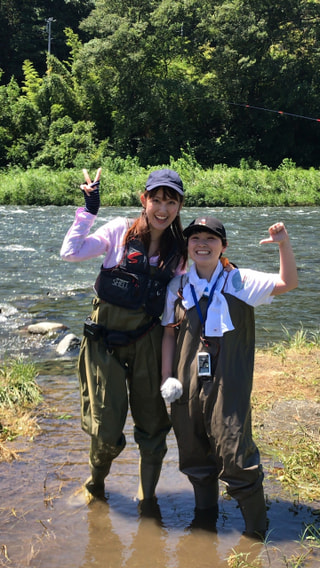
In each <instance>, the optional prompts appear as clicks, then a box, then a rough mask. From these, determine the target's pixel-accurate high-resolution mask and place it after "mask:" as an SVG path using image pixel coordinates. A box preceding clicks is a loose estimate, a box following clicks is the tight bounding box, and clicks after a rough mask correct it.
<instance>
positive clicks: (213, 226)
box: [183, 217, 227, 246]
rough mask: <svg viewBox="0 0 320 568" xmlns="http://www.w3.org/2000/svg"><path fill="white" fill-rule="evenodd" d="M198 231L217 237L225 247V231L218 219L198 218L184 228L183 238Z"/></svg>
mask: <svg viewBox="0 0 320 568" xmlns="http://www.w3.org/2000/svg"><path fill="white" fill-rule="evenodd" d="M198 231H208V232H209V233H213V234H214V235H217V236H218V237H220V239H221V240H222V244H223V245H224V246H227V234H226V230H225V228H224V226H223V224H222V223H221V221H219V219H216V218H215V217H198V218H197V219H195V220H194V221H192V222H191V223H190V225H188V227H186V228H185V230H184V231H183V234H184V236H185V237H187V238H189V237H190V235H192V233H196V232H198Z"/></svg>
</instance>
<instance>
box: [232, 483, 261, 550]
mask: <svg viewBox="0 0 320 568" xmlns="http://www.w3.org/2000/svg"><path fill="white" fill-rule="evenodd" d="M238 503H239V506H240V510H241V513H242V516H243V518H244V522H245V526H246V528H245V531H244V533H243V534H244V535H245V536H248V537H250V538H255V539H258V540H264V539H265V536H266V531H267V509H266V503H265V499H264V493H263V488H262V487H261V488H260V489H258V491H256V492H255V493H253V494H252V495H250V496H249V497H247V498H246V499H241V500H239V501H238Z"/></svg>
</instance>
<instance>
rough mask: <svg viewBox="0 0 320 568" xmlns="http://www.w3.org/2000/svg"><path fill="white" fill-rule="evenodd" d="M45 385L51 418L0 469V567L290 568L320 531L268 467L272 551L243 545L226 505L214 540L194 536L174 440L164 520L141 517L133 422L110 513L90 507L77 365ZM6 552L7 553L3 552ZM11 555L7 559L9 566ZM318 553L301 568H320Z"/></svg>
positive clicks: (57, 366) (163, 485)
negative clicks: (234, 565) (243, 563)
mask: <svg viewBox="0 0 320 568" xmlns="http://www.w3.org/2000/svg"><path fill="white" fill-rule="evenodd" d="M39 371H40V375H39V383H40V385H41V388H42V389H43V392H44V396H45V401H46V405H47V407H48V410H49V412H48V413H46V414H45V415H44V416H43V417H42V418H41V420H40V422H39V425H40V427H41V433H40V434H39V435H38V436H37V437H36V439H35V441H34V442H30V443H27V442H22V441H19V442H14V443H11V444H10V447H12V448H16V449H19V448H20V449H21V450H22V453H21V454H20V456H19V459H18V460H16V461H13V462H12V463H8V464H7V463H2V464H0V472H1V481H0V491H1V504H0V526H1V537H0V566H14V567H15V568H27V567H33V568H38V567H41V568H57V566H63V567H64V568H80V567H81V568H91V567H96V568H106V567H107V568H120V567H121V568H124V567H127V568H134V567H139V568H144V567H145V568H149V567H150V568H151V567H152V568H153V567H156V566H158V567H161V568H180V567H181V568H191V567H192V568H194V567H195V566H196V567H197V568H198V567H199V568H205V567H211V568H219V567H226V568H227V566H228V563H227V558H228V557H229V556H230V554H232V553H237V554H239V553H240V552H243V553H245V554H247V553H250V559H251V561H252V560H253V558H254V556H256V555H261V562H262V563H261V564H260V566H261V568H264V567H269V566H272V568H277V567H282V566H288V565H289V564H285V563H284V560H283V559H284V558H287V559H288V558H290V557H292V555H294V554H301V553H302V551H303V550H302V547H301V545H299V544H298V542H297V541H299V538H300V536H301V535H302V533H303V531H304V528H305V525H306V524H310V523H319V522H320V517H319V503H318V504H317V503H313V504H303V503H294V502H293V501H292V498H291V499H290V498H289V497H288V496H286V495H285V494H284V492H283V490H282V488H281V487H280V485H279V484H278V483H277V482H274V481H272V480H271V478H270V477H269V476H268V471H269V470H270V468H272V467H273V464H271V463H268V462H267V461H266V460H263V463H264V467H265V472H266V481H265V492H266V495H267V500H268V506H269V511H268V517H269V521H270V527H269V530H270V535H269V537H268V541H269V543H268V544H267V546H264V545H261V544H260V543H254V544H253V543H252V541H249V540H248V539H245V538H244V537H243V536H242V535H241V533H242V531H243V528H244V527H243V521H242V517H241V514H240V511H239V509H238V508H237V504H236V502H235V501H233V500H228V499H226V497H225V496H224V495H223V486H222V485H221V487H220V489H221V496H220V517H219V520H218V524H217V534H212V533H209V532H208V533H206V532H204V531H191V530H190V529H189V528H188V526H189V524H190V523H191V521H192V519H193V506H194V505H193V494H192V490H191V486H190V485H189V482H188V480H187V479H186V478H185V477H184V476H183V475H182V474H181V473H179V472H178V468H177V463H178V458H177V449H176V444H175V440H174V436H173V434H172V433H170V435H169V437H168V454H167V456H166V458H165V462H164V466H163V471H162V475H161V478H160V482H159V485H158V489H157V495H158V503H159V507H160V513H161V518H158V519H149V518H145V517H140V515H139V511H138V502H137V501H136V499H135V494H136V491H137V487H138V451H137V449H136V447H135V443H134V441H133V436H132V421H131V418H130V417H129V418H128V421H127V425H126V430H125V433H126V437H127V447H126V448H125V450H124V451H123V453H122V454H121V456H120V457H119V458H118V459H117V460H116V461H115V462H114V464H113V465H112V469H111V473H110V475H109V476H108V478H107V482H106V492H107V495H108V499H107V501H106V503H103V502H94V503H91V504H90V505H87V503H86V501H85V496H84V492H83V489H82V484H83V482H84V480H85V479H86V478H87V476H88V473H89V470H88V463H87V460H88V447H89V438H88V436H87V435H86V434H84V433H83V432H82V431H81V429H80V427H79V423H80V418H79V403H78V388H77V379H76V376H75V360H73V361H72V360H69V361H63V360H61V361H60V362H58V363H55V362H51V363H50V362H47V363H45V364H42V365H41V364H40V366H39ZM1 547H2V549H1ZM6 555H7V559H6ZM319 561H320V550H316V551H315V552H314V554H313V555H311V556H310V560H309V561H308V563H306V564H303V566H311V567H315V566H318V565H319Z"/></svg>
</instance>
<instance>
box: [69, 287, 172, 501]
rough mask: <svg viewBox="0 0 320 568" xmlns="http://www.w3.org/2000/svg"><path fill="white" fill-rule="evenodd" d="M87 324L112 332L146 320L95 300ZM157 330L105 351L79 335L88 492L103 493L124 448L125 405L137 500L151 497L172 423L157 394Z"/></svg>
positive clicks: (159, 334) (147, 319)
mask: <svg viewBox="0 0 320 568" xmlns="http://www.w3.org/2000/svg"><path fill="white" fill-rule="evenodd" d="M93 306H94V307H93V312H92V315H91V318H92V321H93V322H95V323H97V324H102V325H103V326H105V327H106V328H107V329H111V330H119V331H122V330H126V331H130V330H136V329H137V328H140V327H143V326H147V324H148V323H150V322H151V321H152V318H151V316H148V315H147V314H146V312H145V311H144V310H143V309H142V308H139V309H137V310H128V309H124V308H122V307H118V306H115V305H111V304H108V303H106V302H103V301H101V300H99V299H98V298H96V299H95V300H94V303H93ZM161 340H162V328H161V325H160V324H159V323H158V324H157V325H155V326H154V327H152V328H151V329H150V330H149V331H148V332H146V333H145V334H144V335H143V336H142V337H140V338H139V339H138V340H136V341H134V342H133V343H131V344H129V345H126V346H120V347H115V348H114V349H112V350H110V349H109V350H108V349H107V347H106V344H105V342H104V340H103V338H100V339H99V340H98V341H93V340H91V339H88V338H87V337H84V338H83V340H82V345H81V349H80V355H79V364H78V371H79V380H80V397H81V424H82V428H83V430H84V431H85V432H87V433H88V434H89V435H90V436H91V448H90V466H91V478H90V480H88V482H87V489H88V490H89V491H91V492H92V493H94V494H99V493H101V494H103V492H104V478H105V477H106V475H107V474H108V473H109V470H110V466H111V463H112V460H113V459H114V458H116V457H117V456H118V455H119V454H120V452H121V451H122V450H123V449H124V447H125V444H126V440H125V436H124V433H123V428H124V425H125V421H126V417H127V413H128V407H129V404H130V409H131V414H132V418H133V423H134V439H135V441H136V443H137V444H138V447H139V451H140V487H139V494H138V497H139V499H149V498H152V497H153V496H154V492H155V487H156V484H157V482H158V479H159V475H160V471H161V465H162V460H163V457H164V455H165V453H166V451H167V446H166V436H167V434H168V432H169V430H170V427H171V423H170V419H169V417H168V414H167V410H166V405H165V403H164V400H163V398H162V396H161V393H160V383H161Z"/></svg>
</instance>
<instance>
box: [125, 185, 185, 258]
mask: <svg viewBox="0 0 320 568" xmlns="http://www.w3.org/2000/svg"><path fill="white" fill-rule="evenodd" d="M159 189H162V190H163V196H164V197H165V198H167V199H174V200H175V201H179V202H180V203H182V202H183V196H182V195H180V194H179V193H178V192H177V191H175V190H174V189H172V188H171V187H166V186H164V187H162V186H161V187H156V188H154V189H152V190H151V191H145V192H144V197H145V199H150V198H152V197H154V196H155V195H156V194H157V192H158V191H159ZM182 231H183V228H182V224H181V220H180V215H179V213H178V215H177V216H176V217H175V219H174V220H173V221H172V223H171V225H170V226H169V227H167V229H165V231H164V232H163V233H162V235H161V239H160V251H159V266H161V264H162V263H163V262H164V260H165V259H166V258H167V256H168V254H169V252H170V251H171V250H173V249H174V247H175V246H177V249H178V255H179V256H180V258H181V260H182V261H183V268H184V267H185V265H186V262H187V256H188V253H187V247H186V244H185V239H184V237H183V234H182ZM137 238H138V239H140V240H141V242H142V244H143V246H144V247H145V249H146V250H149V246H150V239H151V236H150V225H149V221H148V217H147V214H146V210H145V209H144V208H143V209H142V211H141V215H140V217H138V218H137V219H135V221H134V222H133V224H132V225H131V227H130V228H129V229H128V231H127V232H126V234H125V237H124V244H127V243H128V242H129V241H130V240H132V239H137Z"/></svg>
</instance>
